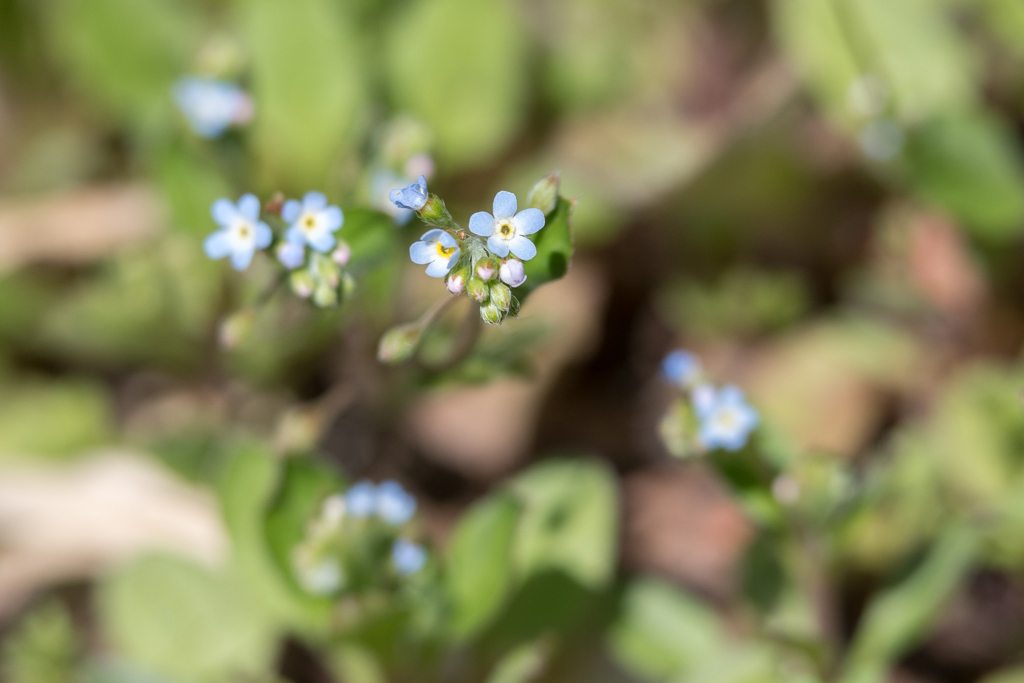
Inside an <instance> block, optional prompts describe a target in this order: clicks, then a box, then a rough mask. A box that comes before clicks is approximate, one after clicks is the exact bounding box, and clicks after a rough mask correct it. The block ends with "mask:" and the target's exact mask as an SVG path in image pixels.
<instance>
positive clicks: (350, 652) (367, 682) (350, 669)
mask: <svg viewBox="0 0 1024 683" xmlns="http://www.w3.org/2000/svg"><path fill="white" fill-rule="evenodd" d="M330 666H331V670H332V671H334V672H337V675H338V678H340V679H341V680H342V681H344V682H345V683H387V680H388V679H387V675H386V674H385V673H384V671H383V670H382V669H381V666H380V662H378V661H377V659H376V658H375V657H374V655H373V653H372V652H370V651H369V650H367V649H365V648H363V647H360V646H358V645H355V644H351V643H346V644H344V645H342V646H340V647H338V648H336V649H335V650H333V651H332V653H331V656H330Z"/></svg>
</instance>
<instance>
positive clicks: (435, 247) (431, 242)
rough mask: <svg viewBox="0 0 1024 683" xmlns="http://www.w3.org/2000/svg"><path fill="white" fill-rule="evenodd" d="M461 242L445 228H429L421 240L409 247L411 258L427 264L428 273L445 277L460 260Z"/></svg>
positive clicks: (413, 260) (431, 275)
mask: <svg viewBox="0 0 1024 683" xmlns="http://www.w3.org/2000/svg"><path fill="white" fill-rule="evenodd" d="M461 253H462V250H461V249H460V248H459V242H458V240H456V239H455V238H454V237H452V236H451V235H449V234H448V233H447V232H445V231H444V230H439V229H437V228H435V229H434V230H427V231H426V232H425V233H423V235H422V236H421V237H420V241H419V242H413V243H412V245H411V246H410V247H409V258H411V259H412V262H413V263H417V264H419V265H421V266H422V265H426V264H429V265H427V275H429V276H430V277H444V276H445V275H447V274H448V271H449V270H451V269H452V268H454V267H455V264H456V263H458V261H459V254H461Z"/></svg>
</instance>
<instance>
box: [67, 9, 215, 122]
mask: <svg viewBox="0 0 1024 683" xmlns="http://www.w3.org/2000/svg"><path fill="white" fill-rule="evenodd" d="M51 12H52V15H51V19H52V29H53V30H52V34H51V41H52V44H51V49H52V50H53V51H54V52H55V53H56V54H57V55H58V57H59V58H60V59H61V61H62V62H63V63H64V65H65V66H66V67H67V68H68V69H69V70H70V71H71V74H72V75H73V76H74V77H75V79H76V80H77V81H78V83H79V85H80V87H81V89H82V90H83V91H84V92H85V93H86V94H88V95H91V96H93V97H95V98H97V99H98V100H100V101H101V102H103V103H104V104H105V105H107V106H109V107H110V108H112V109H113V110H114V111H115V112H116V113H118V114H120V115H123V116H127V117H129V118H131V119H133V120H135V121H136V122H147V120H149V119H151V118H152V117H154V116H157V115H159V112H160V110H161V108H165V107H169V105H170V102H171V93H170V90H171V85H172V84H173V83H174V81H175V79H177V78H178V77H180V76H182V75H184V74H185V73H186V72H187V71H188V68H189V64H190V61H191V57H192V53H193V50H194V48H195V46H196V44H197V38H198V29H199V26H198V21H197V18H196V17H195V16H194V15H193V14H192V10H191V7H190V5H189V4H188V3H182V2H174V1H173V0H145V2H138V1H137V0H59V2H55V3H52V4H51Z"/></svg>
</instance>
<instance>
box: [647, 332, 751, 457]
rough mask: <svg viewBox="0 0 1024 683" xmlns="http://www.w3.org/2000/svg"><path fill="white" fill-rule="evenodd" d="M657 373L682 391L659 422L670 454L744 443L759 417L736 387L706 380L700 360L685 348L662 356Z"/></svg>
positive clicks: (731, 447) (737, 446)
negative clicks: (720, 385)
mask: <svg viewBox="0 0 1024 683" xmlns="http://www.w3.org/2000/svg"><path fill="white" fill-rule="evenodd" d="M661 374H662V377H664V379H665V380H667V381H668V382H669V383H670V384H672V385H673V386H675V387H677V388H679V389H681V390H682V391H683V397H682V398H681V399H680V400H679V401H676V402H675V403H674V404H673V405H672V406H671V408H670V409H669V412H668V413H667V414H666V415H665V417H664V418H663V419H662V422H661V435H662V439H663V440H664V442H665V445H666V446H667V447H668V449H669V451H671V452H672V453H673V455H676V456H679V457H687V456H690V455H696V454H699V453H703V452H706V451H709V450H714V449H716V448H721V449H724V450H727V451H738V450H740V449H742V448H743V447H744V446H746V444H747V441H748V439H749V438H750V434H751V432H753V430H754V429H755V428H756V427H757V424H758V422H759V417H758V414H757V411H756V410H755V409H754V408H753V407H751V406H750V404H748V403H747V401H746V398H745V397H744V395H743V391H742V390H741V389H740V388H739V387H736V386H732V385H728V386H724V387H715V386H714V385H713V384H711V383H709V382H707V381H706V380H705V379H704V373H703V369H702V367H701V364H700V361H699V360H698V359H697V357H696V356H694V355H693V354H692V353H690V352H689V351H682V350H676V351H672V352H671V353H669V354H668V355H667V356H665V358H664V360H662V363H661Z"/></svg>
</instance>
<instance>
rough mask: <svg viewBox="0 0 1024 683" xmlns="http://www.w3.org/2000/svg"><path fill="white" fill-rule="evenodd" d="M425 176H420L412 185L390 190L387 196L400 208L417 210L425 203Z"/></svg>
mask: <svg viewBox="0 0 1024 683" xmlns="http://www.w3.org/2000/svg"><path fill="white" fill-rule="evenodd" d="M427 197H428V195H427V178H426V176H422V175H421V176H420V177H419V180H417V181H416V182H415V183H413V184H412V185H409V186H408V187H403V188H401V189H398V190H391V194H390V195H389V198H390V199H391V201H392V202H393V203H394V205H395V206H397V207H398V208H400V209H409V210H411V211H419V210H420V209H422V208H423V205H424V204H426V203H427Z"/></svg>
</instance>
